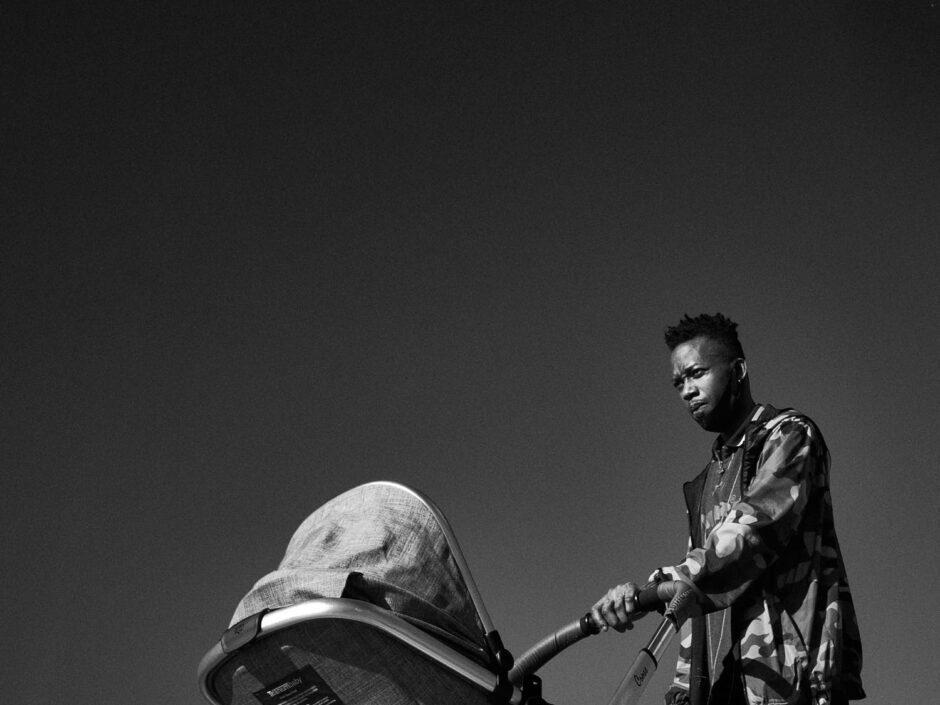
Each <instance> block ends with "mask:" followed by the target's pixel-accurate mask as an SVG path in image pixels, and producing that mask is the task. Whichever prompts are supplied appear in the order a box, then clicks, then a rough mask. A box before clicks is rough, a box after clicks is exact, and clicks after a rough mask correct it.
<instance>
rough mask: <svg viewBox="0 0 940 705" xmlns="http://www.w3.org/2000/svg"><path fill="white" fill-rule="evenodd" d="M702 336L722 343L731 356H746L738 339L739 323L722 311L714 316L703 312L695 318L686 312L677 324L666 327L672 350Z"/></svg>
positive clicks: (667, 338)
mask: <svg viewBox="0 0 940 705" xmlns="http://www.w3.org/2000/svg"><path fill="white" fill-rule="evenodd" d="M700 337H702V338H710V339H712V340H714V341H716V342H718V343H721V345H723V346H724V348H725V350H727V351H728V354H729V355H731V357H735V358H737V357H744V349H743V348H742V347H741V341H739V340H738V324H737V323H735V322H734V321H732V320H731V319H730V318H727V317H726V316H723V315H721V314H720V313H716V314H715V315H714V316H712V315H710V314H707V313H703V314H700V315H698V316H696V317H695V318H692V317H691V316H689V314H685V316H683V318H682V320H681V321H679V322H678V323H677V324H676V325H674V326H669V327H668V328H666V335H665V338H666V345H667V346H668V348H669V349H670V350H675V349H676V347H677V346H679V345H681V344H682V343H687V342H688V341H690V340H692V339H694V338H700Z"/></svg>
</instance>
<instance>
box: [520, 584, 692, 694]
mask: <svg viewBox="0 0 940 705" xmlns="http://www.w3.org/2000/svg"><path fill="white" fill-rule="evenodd" d="M691 596H692V592H691V590H690V589H689V586H688V585H686V584H685V583H682V582H679V581H675V580H667V581H664V582H660V583H654V584H651V585H648V586H646V587H644V588H643V589H642V590H640V591H639V592H638V593H637V595H636V604H637V607H638V609H639V610H640V611H641V612H654V611H655V612H665V617H666V620H667V621H668V622H669V623H671V625H672V626H673V630H677V629H678V628H679V623H680V622H679V619H680V618H677V616H676V615H677V613H680V614H681V611H682V610H681V609H680V607H681V605H682V604H684V602H685V600H687V599H689V598H690V597H691ZM600 631H601V630H600V627H599V626H597V625H596V624H594V620H593V619H592V618H591V613H590V612H588V613H587V614H585V615H584V616H583V617H581V618H580V619H578V620H577V621H575V622H572V623H570V624H568V625H566V626H564V627H562V628H561V629H559V630H557V631H555V632H554V633H552V634H549V635H548V636H547V637H545V638H544V639H542V640H541V641H540V642H538V643H537V644H535V646H533V647H532V648H530V649H529V650H528V651H526V652H525V653H524V654H522V655H521V656H520V657H519V658H517V659H516V661H515V665H514V666H513V668H512V670H510V671H509V680H510V681H512V682H513V683H514V684H516V685H519V684H521V683H522V681H523V679H524V678H525V676H526V675H528V674H531V673H535V672H536V671H537V670H538V669H540V668H541V667H542V666H544V665H545V664H546V663H547V662H548V661H550V660H551V659H552V658H554V657H555V656H557V655H558V654H559V653H561V652H562V651H563V650H564V649H566V648H568V647H569V646H571V645H572V644H574V643H576V642H578V641H580V640H581V639H584V638H585V637H588V636H591V635H592V634H597V633H598V632H600Z"/></svg>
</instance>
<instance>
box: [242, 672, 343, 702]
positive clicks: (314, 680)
mask: <svg viewBox="0 0 940 705" xmlns="http://www.w3.org/2000/svg"><path fill="white" fill-rule="evenodd" d="M254 696H255V697H256V698H258V702H260V703H261V704H262V705H343V701H342V700H340V699H339V698H338V697H336V693H334V692H333V691H332V690H331V689H330V687H329V686H328V685H327V684H326V683H324V682H323V679H322V678H320V676H318V675H317V672H316V671H314V670H313V668H312V667H311V666H304V667H303V668H301V669H300V670H299V671H294V672H293V673H291V674H290V675H289V676H287V677H286V678H282V679H281V680H279V681H277V682H276V683H272V684H270V685H269V686H267V687H265V688H263V689H262V690H259V691H256V692H255V693H254Z"/></svg>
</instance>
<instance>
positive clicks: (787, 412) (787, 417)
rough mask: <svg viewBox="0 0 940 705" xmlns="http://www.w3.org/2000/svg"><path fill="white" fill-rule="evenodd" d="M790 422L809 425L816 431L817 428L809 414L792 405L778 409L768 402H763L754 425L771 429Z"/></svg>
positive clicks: (763, 428)
mask: <svg viewBox="0 0 940 705" xmlns="http://www.w3.org/2000/svg"><path fill="white" fill-rule="evenodd" d="M790 424H796V425H800V426H806V427H810V428H812V429H814V430H816V431H818V430H819V428H818V426H816V423H815V422H814V421H813V420H812V419H811V418H810V417H809V416H807V415H806V414H804V413H803V412H802V411H799V410H798V409H794V408H792V407H785V408H783V409H778V408H776V407H774V406H771V405H770V404H764V405H763V409H762V410H761V413H760V415H759V416H758V418H757V420H756V425H757V426H759V427H760V428H761V429H762V430H765V431H773V430H774V429H777V428H780V427H781V426H785V425H790Z"/></svg>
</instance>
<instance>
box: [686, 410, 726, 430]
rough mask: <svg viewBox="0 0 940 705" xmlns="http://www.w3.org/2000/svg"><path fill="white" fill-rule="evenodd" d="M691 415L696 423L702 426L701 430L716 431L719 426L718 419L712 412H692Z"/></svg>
mask: <svg viewBox="0 0 940 705" xmlns="http://www.w3.org/2000/svg"><path fill="white" fill-rule="evenodd" d="M691 416H692V419H693V420H694V421H695V423H697V424H698V425H699V426H701V427H702V429H703V430H705V431H708V432H709V433H715V432H717V431H718V430H719V428H720V426H721V424H719V423H718V419H716V418H715V416H714V414H706V413H701V414H696V413H692V414H691Z"/></svg>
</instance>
